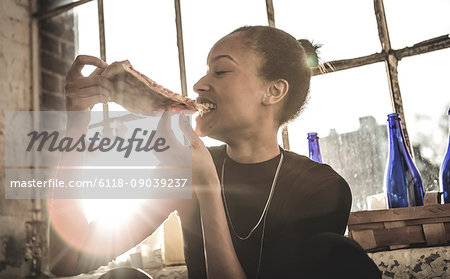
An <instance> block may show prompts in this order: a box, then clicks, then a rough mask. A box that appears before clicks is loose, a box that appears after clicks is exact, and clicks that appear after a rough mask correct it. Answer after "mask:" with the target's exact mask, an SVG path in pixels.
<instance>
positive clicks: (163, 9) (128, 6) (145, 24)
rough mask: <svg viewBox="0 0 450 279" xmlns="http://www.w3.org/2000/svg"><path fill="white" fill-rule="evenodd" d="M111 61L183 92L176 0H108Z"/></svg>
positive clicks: (109, 58)
mask: <svg viewBox="0 0 450 279" xmlns="http://www.w3.org/2000/svg"><path fill="white" fill-rule="evenodd" d="M104 10H105V36H106V58H107V62H108V63H112V62H114V61H120V60H125V59H128V60H130V62H131V64H132V65H133V67H134V68H135V69H136V70H138V71H139V72H142V73H143V74H145V75H147V76H148V77H150V78H151V79H153V80H155V81H156V82H158V83H159V84H161V85H163V86H164V87H166V88H169V89H170V90H173V91H175V92H178V93H181V86H180V72H179V66H178V50H177V36H176V27H175V8H174V3H173V1H147V0H130V1H126V3H125V2H123V1H114V0H108V1H105V3H104Z"/></svg>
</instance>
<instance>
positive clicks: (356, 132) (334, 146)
mask: <svg viewBox="0 0 450 279" xmlns="http://www.w3.org/2000/svg"><path fill="white" fill-rule="evenodd" d="M391 112H392V108H391V103H390V97H389V89H388V83H387V79H386V72H385V69H384V63H376V64H372V65H368V66H364V67H360V68H355V69H351V70H345V71H341V72H336V73H331V74H325V75H322V76H315V77H313V78H312V81H311V92H310V99H309V102H308V104H307V107H306V109H305V111H304V112H303V113H302V114H301V115H300V117H299V118H298V119H297V120H295V121H294V122H292V123H291V124H290V125H289V138H290V145H291V149H292V150H293V151H295V152H297V153H300V154H304V155H306V156H308V141H307V139H306V136H307V133H308V132H318V135H319V137H320V140H319V141H320V146H321V153H322V159H323V161H324V163H327V164H329V165H331V166H332V167H333V168H334V169H335V170H336V171H337V172H339V173H340V174H341V175H342V176H343V177H344V178H345V179H346V180H347V182H348V183H349V184H350V187H351V188H352V193H353V207H352V210H362V209H366V208H367V206H366V197H367V196H369V195H372V194H376V193H381V192H382V191H383V190H382V186H383V177H384V168H385V164H386V155H387V138H386V132H387V131H386V127H385V123H386V119H387V114H389V113H391Z"/></svg>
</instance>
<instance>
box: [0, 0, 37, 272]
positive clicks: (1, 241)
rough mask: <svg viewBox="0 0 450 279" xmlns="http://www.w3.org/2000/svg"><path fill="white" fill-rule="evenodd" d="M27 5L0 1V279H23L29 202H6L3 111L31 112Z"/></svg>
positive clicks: (23, 1) (19, 1) (20, 1)
mask: <svg viewBox="0 0 450 279" xmlns="http://www.w3.org/2000/svg"><path fill="white" fill-rule="evenodd" d="M30 22H31V13H30V1H28V0H2V1H0V278H1V279H15V278H23V276H24V275H25V274H27V273H26V272H27V270H28V269H29V263H28V262H27V261H25V242H26V228H25V222H26V221H27V220H29V218H30V211H29V210H30V207H31V202H30V200H6V199H5V142H6V140H7V139H8V138H7V137H8V136H9V135H6V134H5V127H6V126H7V125H9V124H10V123H5V113H6V111H14V110H17V111H20V110H25V111H27V110H30V109H31V65H30V60H31V59H30V55H31V41H30V30H31V29H30Z"/></svg>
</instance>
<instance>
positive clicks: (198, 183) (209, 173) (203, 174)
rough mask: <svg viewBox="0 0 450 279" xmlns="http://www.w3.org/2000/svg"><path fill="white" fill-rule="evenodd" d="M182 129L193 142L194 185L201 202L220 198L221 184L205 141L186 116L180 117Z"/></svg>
mask: <svg viewBox="0 0 450 279" xmlns="http://www.w3.org/2000/svg"><path fill="white" fill-rule="evenodd" d="M179 122H180V128H181V130H182V131H183V133H184V135H185V136H186V138H188V139H189V140H190V141H191V148H192V184H193V188H194V190H195V191H196V193H197V197H198V198H199V201H200V202H201V200H202V199H203V198H207V197H210V195H219V196H220V191H221V190H220V183H219V178H218V177H217V172H216V167H215V165H214V161H213V159H212V157H211V154H210V153H209V151H208V149H207V148H206V146H205V144H204V143H203V141H202V140H201V139H200V137H199V136H198V135H197V133H195V131H194V129H192V127H191V125H190V124H189V122H188V120H187V118H186V116H185V115H184V114H181V115H180V121H179Z"/></svg>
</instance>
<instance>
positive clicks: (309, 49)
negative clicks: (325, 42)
mask: <svg viewBox="0 0 450 279" xmlns="http://www.w3.org/2000/svg"><path fill="white" fill-rule="evenodd" d="M297 41H298V42H299V43H300V45H301V46H302V47H303V49H304V50H305V53H306V63H307V64H308V66H310V67H315V66H317V65H319V55H318V53H319V51H318V49H319V48H320V47H321V46H322V45H318V44H313V43H311V42H310V41H309V40H307V39H300V40H297Z"/></svg>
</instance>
